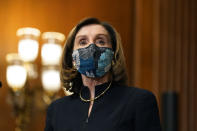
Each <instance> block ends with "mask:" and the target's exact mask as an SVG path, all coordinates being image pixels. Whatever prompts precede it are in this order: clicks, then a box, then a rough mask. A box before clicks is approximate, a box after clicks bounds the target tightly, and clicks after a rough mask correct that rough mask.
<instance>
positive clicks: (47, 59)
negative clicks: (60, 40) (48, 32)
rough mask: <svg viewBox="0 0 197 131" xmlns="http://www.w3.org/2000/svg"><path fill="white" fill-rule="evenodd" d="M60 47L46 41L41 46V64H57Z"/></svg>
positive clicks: (60, 51) (59, 56)
mask: <svg viewBox="0 0 197 131" xmlns="http://www.w3.org/2000/svg"><path fill="white" fill-rule="evenodd" d="M61 54H62V47H61V45H59V44H55V43H46V44H44V45H43V46H42V51H41V56H42V64H43V65H59V62H60V58H61Z"/></svg>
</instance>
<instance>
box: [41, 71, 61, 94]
mask: <svg viewBox="0 0 197 131" xmlns="http://www.w3.org/2000/svg"><path fill="white" fill-rule="evenodd" d="M42 85H43V88H44V90H45V91H47V92H58V91H59V90H60V87H61V82H60V71H59V70H57V69H53V68H52V69H50V68H49V69H43V71H42Z"/></svg>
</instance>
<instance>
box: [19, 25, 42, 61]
mask: <svg viewBox="0 0 197 131" xmlns="http://www.w3.org/2000/svg"><path fill="white" fill-rule="evenodd" d="M16 34H17V36H18V37H19V42H18V53H19V56H20V57H21V58H22V60H23V61H25V62H32V61H34V60H35V59H36V58H37V56H38V48H39V43H38V38H39V36H40V31H39V30H38V29H36V28H30V27H25V28H20V29H18V30H17V33H16Z"/></svg>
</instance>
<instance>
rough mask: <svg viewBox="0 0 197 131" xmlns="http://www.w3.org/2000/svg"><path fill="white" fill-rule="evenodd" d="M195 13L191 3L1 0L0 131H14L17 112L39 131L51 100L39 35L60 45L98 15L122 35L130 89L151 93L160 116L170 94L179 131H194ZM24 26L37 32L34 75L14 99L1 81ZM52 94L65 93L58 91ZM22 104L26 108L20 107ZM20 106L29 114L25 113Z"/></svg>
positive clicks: (196, 124)
mask: <svg viewBox="0 0 197 131" xmlns="http://www.w3.org/2000/svg"><path fill="white" fill-rule="evenodd" d="M196 12H197V1H196V0H1V1H0V29H1V30H0V81H1V82H2V87H1V88H0V130H1V131H4V130H6V131H14V130H17V129H16V127H17V125H18V124H19V123H21V121H23V120H21V119H20V118H19V119H16V116H17V112H18V111H19V112H20V113H21V112H22V114H23V116H26V117H27V116H28V117H27V118H26V119H25V120H24V121H28V126H27V127H26V130H28V131H43V129H44V126H45V113H46V112H45V109H46V107H47V104H48V103H50V100H53V99H55V98H52V97H49V100H48V97H47V100H46V99H45V101H43V95H44V94H43V92H44V91H43V87H44V86H43V83H42V71H43V70H44V69H43V62H42V56H41V48H42V47H43V44H44V43H46V40H45V39H44V38H43V32H58V33H62V34H64V35H65V39H63V38H62V39H61V38H60V40H59V43H58V44H60V45H61V46H63V45H64V42H65V40H66V38H67V35H68V33H69V31H70V30H71V29H72V28H73V27H74V26H75V25H76V24H77V23H78V22H79V21H80V20H81V19H83V18H86V17H97V18H99V19H101V20H103V21H107V22H109V23H110V24H112V25H113V26H114V27H115V28H116V29H117V30H118V32H119V33H120V35H121V38H122V42H123V48H124V53H125V57H126V62H127V69H128V75H129V85H130V86H137V87H139V88H144V89H147V90H150V91H152V92H153V93H154V94H155V95H156V97H157V101H158V105H159V108H160V114H161V118H163V116H162V108H163V107H162V96H163V94H164V93H166V92H167V93H168V92H173V93H175V94H176V98H175V99H176V100H175V105H177V107H172V108H173V109H172V110H173V111H174V112H175V113H176V114H177V117H176V118H177V125H178V131H197V113H196V110H197V69H196V66H197V52H196V49H197V37H196V36H197V13H196ZM23 27H33V28H37V29H38V30H39V31H40V33H41V34H40V37H38V38H36V40H37V42H38V43H39V46H38V47H39V48H38V56H37V58H36V59H35V60H34V61H33V64H34V65H35V66H36V68H35V69H36V73H37V77H35V78H34V79H28V82H27V83H26V84H25V85H24V86H25V87H28V88H30V89H29V90H28V91H26V93H23V94H25V95H26V97H22V98H19V95H18V94H17V92H15V91H12V90H10V86H9V85H8V83H7V80H6V69H7V67H8V66H9V65H10V63H9V62H8V61H6V55H8V54H9V53H17V52H18V46H19V45H18V44H19V40H20V39H21V38H19V36H17V35H16V32H17V30H18V29H20V28H23ZM31 35H32V34H31ZM57 37H58V36H57ZM57 37H56V39H58V38H59V37H58V38H57ZM32 88H33V89H32ZM49 92H50V91H49ZM48 94H49V96H50V93H48ZM56 94H58V95H56V96H58V97H61V96H64V95H65V94H64V92H63V91H62V89H60V91H59V92H58V93H56ZM23 98H25V101H23V100H21V99H23ZM16 99H20V100H19V101H17V100H16ZM172 99H173V97H172ZM15 100H16V101H15ZM173 100H174V99H173ZM173 100H172V101H173ZM21 103H22V105H23V104H24V103H31V104H30V106H25V107H24V106H22V108H20V106H19V105H20V104H21ZM27 105H28V104H27ZM24 108H25V109H27V108H28V109H31V111H29V112H28V113H27V114H25V113H24V112H25V111H26V110H25V111H24ZM20 113H19V114H20ZM19 116H20V115H19ZM175 116H176V115H175ZM175 123H176V122H175ZM18 130H19V129H18Z"/></svg>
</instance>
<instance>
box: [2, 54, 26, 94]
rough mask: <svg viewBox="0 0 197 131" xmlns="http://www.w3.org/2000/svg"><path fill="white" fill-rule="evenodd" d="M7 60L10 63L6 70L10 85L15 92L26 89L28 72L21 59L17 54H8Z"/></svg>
mask: <svg viewBox="0 0 197 131" xmlns="http://www.w3.org/2000/svg"><path fill="white" fill-rule="evenodd" d="M6 60H7V62H8V63H9V65H8V66H7V70H6V79H7V83H8V85H9V86H10V87H11V88H13V89H14V90H15V89H20V88H22V87H24V85H25V82H26V79H27V71H26V69H25V67H24V66H23V65H22V63H21V60H20V57H19V56H18V55H17V54H8V55H7V56H6Z"/></svg>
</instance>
